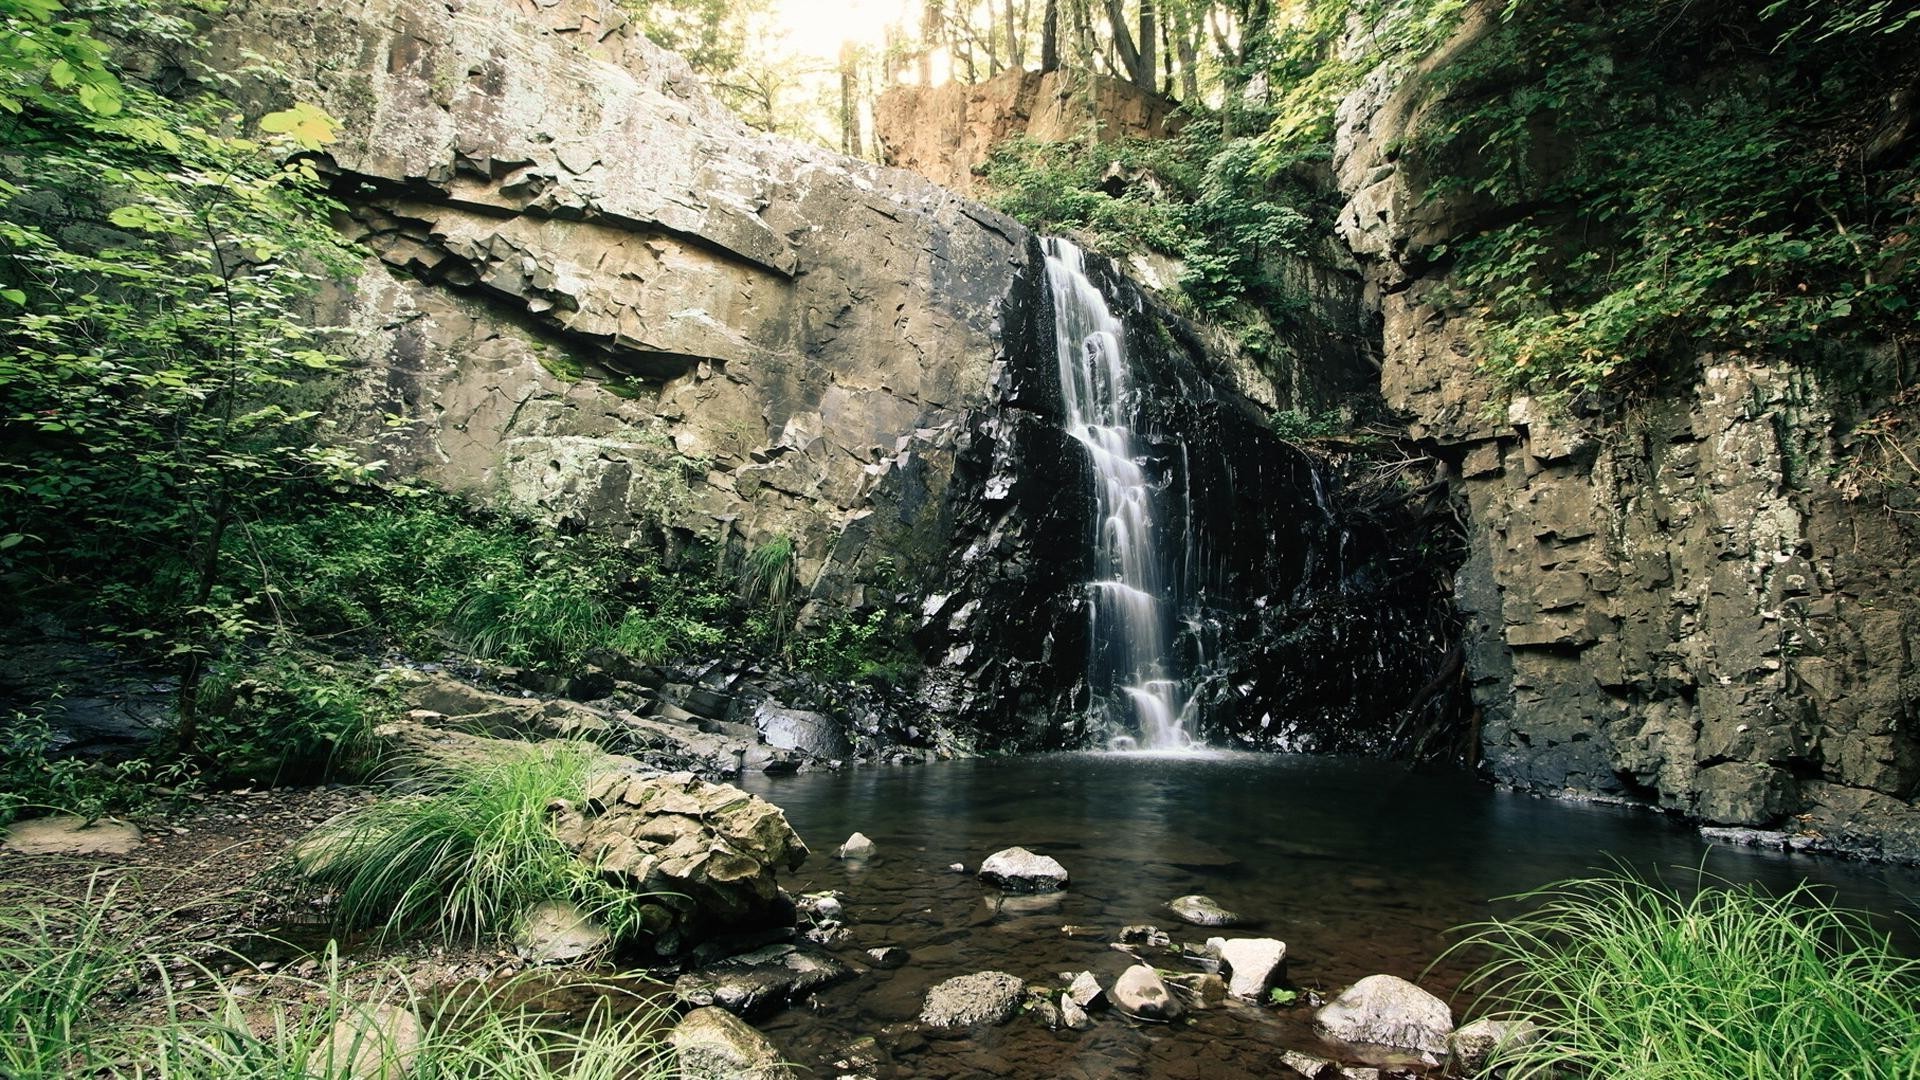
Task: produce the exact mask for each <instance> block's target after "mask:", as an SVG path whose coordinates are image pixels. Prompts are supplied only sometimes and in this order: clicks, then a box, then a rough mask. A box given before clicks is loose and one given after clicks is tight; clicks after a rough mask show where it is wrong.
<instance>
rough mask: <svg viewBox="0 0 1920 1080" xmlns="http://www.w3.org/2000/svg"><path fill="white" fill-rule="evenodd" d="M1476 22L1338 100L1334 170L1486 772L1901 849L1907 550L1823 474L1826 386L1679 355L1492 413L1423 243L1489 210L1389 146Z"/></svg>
mask: <svg viewBox="0 0 1920 1080" xmlns="http://www.w3.org/2000/svg"><path fill="white" fill-rule="evenodd" d="M1491 11H1492V9H1491V8H1486V7H1485V6H1483V9H1482V10H1480V11H1479V12H1478V13H1477V14H1476V15H1474V16H1472V17H1470V18H1469V19H1468V21H1467V24H1466V25H1465V27H1464V28H1463V29H1462V31H1461V32H1460V34H1459V35H1458V36H1457V37H1456V39H1455V41H1454V42H1453V43H1451V44H1450V45H1449V46H1447V47H1445V48H1442V49H1441V50H1440V51H1439V52H1438V53H1437V54H1436V55H1435V56H1434V57H1431V58H1430V59H1429V60H1428V61H1427V62H1426V66H1425V67H1424V68H1421V69H1416V70H1414V71H1412V72H1407V73H1404V74H1403V75H1402V76H1398V77H1396V76H1392V75H1390V74H1389V73H1386V72H1380V73H1376V75H1375V76H1374V77H1373V78H1371V79H1369V80H1368V82H1367V84H1366V85H1365V86H1364V87H1363V88H1362V89H1361V90H1360V91H1359V92H1357V93H1356V94H1355V95H1353V96H1352V97H1351V98H1349V99H1348V101H1347V102H1346V103H1345V105H1344V106H1343V108H1342V110H1341V116H1340V128H1339V134H1338V146H1337V153H1336V160H1335V167H1336V171H1337V173H1338V176H1339V182H1340V185H1341V187H1342V188H1343V190H1344V191H1345V193H1346V194H1347V195H1348V197H1349V201H1348V203H1347V206H1346V209H1345V210H1344V211H1343V213H1342V217H1341V224H1340V232H1341V236H1342V239H1343V240H1344V241H1345V242H1346V244H1347V245H1348V247H1349V248H1350V249H1351V250H1352V251H1353V252H1354V253H1355V255H1356V256H1357V257H1358V258H1360V259H1361V260H1362V261H1363V263H1364V264H1365V265H1366V267H1367V271H1368V275H1369V278H1370V280H1371V283H1372V287H1373V290H1374V292H1375V295H1376V296H1377V298H1378V303H1379V306H1380V309H1381V312H1382V317H1383V324H1384V335H1383V336H1384V356H1383V367H1382V372H1381V388H1382V391H1383V393H1384V395H1385V397H1386V399H1387V401H1388V403H1389V404H1390V405H1391V406H1392V407H1393V408H1395V409H1396V410H1399V411H1401V412H1402V413H1403V414H1404V415H1406V416H1407V417H1409V418H1410V419H1411V423H1412V430H1413V433H1414V434H1415V435H1416V436H1417V437H1419V438H1422V439H1425V440H1427V441H1428V442H1429V443H1430V444H1431V445H1432V446H1433V447H1435V452H1436V453H1438V454H1439V455H1440V456H1442V457H1444V458H1446V459H1447V460H1448V461H1449V462H1451V463H1452V464H1453V466H1454V469H1455V472H1456V482H1455V490H1456V493H1457V496H1458V497H1459V498H1461V499H1463V500H1464V502H1465V504H1466V506H1467V515H1466V517H1467V529H1468V536H1467V541H1468V555H1467V558H1466V561H1465V563H1464V565H1463V567H1462V568H1461V570H1460V572H1459V575H1458V577H1457V580H1456V584H1455V597H1456V599H1457V602H1458V604H1459V607H1460V610H1461V613H1462V617H1463V618H1464V620H1465V639H1464V644H1465V655H1466V666H1467V671H1468V674H1469V677H1470V678H1471V680H1472V684H1473V701H1474V704H1475V706H1476V708H1477V710H1478V712H1479V716H1480V721H1479V723H1480V730H1481V748H1482V751H1483V753H1484V755H1485V761H1486V765H1487V768H1488V769H1489V770H1490V772H1491V774H1492V775H1493V776H1494V777H1495V778H1496V779H1498V780H1500V781H1503V782H1506V783H1511V784H1513V785H1515V786H1518V787H1521V788H1524V789H1528V790H1536V791H1544V792H1563V791H1564V792H1568V793H1573V794H1589V795H1602V796H1611V797H1620V798H1625V799H1631V800H1636V801H1642V802H1646V803H1649V804H1652V805H1656V806H1659V807H1663V808H1667V809H1671V810H1674V811H1677V812H1681V813H1684V814H1688V815H1692V816H1695V817H1698V818H1700V819H1702V820H1704V821H1708V822H1713V823H1719V824H1729V825H1752V826H1766V827H1775V828H1786V829H1789V830H1797V831H1801V832H1805V833H1809V834H1813V835H1814V837H1815V839H1824V840H1828V841H1838V842H1840V843H1841V844H1843V845H1844V846H1849V847H1852V848H1855V849H1862V850H1868V851H1875V850H1883V851H1885V852H1887V853H1889V854H1894V855H1899V856H1901V857H1908V858H1911V857H1915V856H1920V844H1916V843H1915V841H1916V839H1920V810H1916V808H1915V806H1914V803H1913V796H1914V794H1915V788H1916V783H1920V733H1916V730H1915V723H1916V720H1917V719H1920V715H1917V714H1916V706H1917V705H1920V689H1917V688H1920V679H1916V676H1917V675H1920V670H1916V668H1915V665H1914V649H1915V643H1916V640H1917V635H1920V603H1917V602H1916V597H1915V590H1914V586H1913V581H1914V577H1913V575H1914V571H1915V568H1916V557H1917V556H1920V546H1917V545H1916V537H1915V534H1914V532H1913V530H1912V527H1911V525H1910V524H1908V523H1906V522H1905V521H1903V515H1902V514H1901V513H1898V512H1889V511H1888V510H1887V509H1886V506H1887V501H1886V499H1885V498H1884V497H1883V493H1881V494H1871V493H1870V494H1869V497H1864V498H1863V497H1861V495H1862V492H1861V491H1860V490H1859V489H1858V487H1857V486H1854V485H1850V484H1848V483H1847V482H1846V481H1845V478H1846V477H1847V476H1848V475H1849V473H1850V471H1851V470H1853V468H1854V466H1856V465H1857V464H1858V462H1859V449H1860V448H1859V447H1858V446H1854V445H1850V444H1847V443H1846V442H1844V441H1843V440H1842V438H1841V435H1840V433H1841V431H1842V430H1843V429H1844V425H1843V424H1839V423H1836V413H1837V412H1838V411H1840V409H1841V405H1840V403H1839V399H1838V397H1837V396H1836V395H1835V394H1833V393H1832V392H1831V391H1830V389H1829V388H1828V387H1826V386H1824V385H1823V384H1822V380H1821V379H1820V378H1819V377H1818V376H1817V375H1816V374H1815V373H1813V372H1812V371H1810V370H1808V369H1807V368H1806V367H1805V366H1803V365H1799V364H1796V363H1794V362H1793V361H1791V360H1789V359H1788V358H1785V357H1774V356H1766V355H1744V356H1732V355H1701V356H1698V357H1695V358H1693V359H1692V360H1691V362H1689V363H1684V364H1682V365H1681V366H1680V370H1678V371H1677V372H1676V373H1675V374H1674V375H1673V377H1671V378H1670V379H1668V380H1667V382H1666V383H1664V384H1663V385H1661V386H1660V387H1659V388H1658V389H1657V391H1655V392H1653V393H1649V394H1647V395H1644V396H1643V397H1642V398H1640V399H1638V400H1636V401H1633V402H1621V403H1614V404H1613V405H1612V406H1610V407H1609V408H1607V409H1606V410H1605V411H1591V410H1590V411H1589V412H1588V413H1586V414H1575V413H1571V412H1569V411H1568V410H1565V409H1549V408H1546V407H1543V406H1541V405H1540V404H1538V403H1536V402H1534V401H1531V400H1529V399H1526V398H1520V399H1517V400H1509V399H1508V397H1507V395H1506V394H1505V393H1504V392H1503V391H1502V390H1501V389H1500V388H1499V387H1497V386H1495V385H1493V384H1492V383H1491V382H1490V381H1489V379H1488V378H1487V377H1486V376H1485V375H1484V374H1483V373H1482V372H1481V371H1480V370H1479V369H1478V367H1477V365H1476V363H1475V360H1474V345H1473V338H1474V334H1473V327H1472V325H1471V321H1470V317H1468V316H1463V315H1458V314H1452V313H1450V312H1451V309H1450V308H1449V307H1447V306H1446V304H1445V303H1444V302H1443V297H1444V294H1445V292H1446V290H1447V289H1448V287H1449V285H1450V282H1449V279H1448V274H1447V270H1446V267H1445V265H1444V262H1441V261H1437V260H1436V259H1435V251H1436V245H1439V244H1442V243H1446V242H1449V241H1456V242H1457V241H1458V240H1459V239H1460V238H1462V237H1464V236H1468V235H1471V234H1472V233H1473V232H1474V231H1475V230H1476V229H1478V228H1479V227H1481V226H1482V225H1483V224H1485V223H1486V221H1487V220H1489V218H1488V215H1489V214H1490V213H1491V212H1492V211H1491V210H1490V209H1489V208H1488V207H1475V206H1472V205H1467V204H1464V203H1458V202H1450V201H1449V200H1445V199H1437V200H1436V199H1427V198H1425V197H1424V194H1423V192H1424V183H1423V178H1422V176H1421V175H1420V164H1419V163H1418V162H1417V161H1408V160H1404V159H1402V158H1401V156H1400V152H1399V147H1401V146H1403V145H1405V144H1406V143H1407V142H1408V141H1409V136H1410V135H1411V134H1412V133H1413V132H1416V131H1417V130H1419V127H1420V125H1421V123H1422V122H1423V120H1424V119H1426V118H1428V117H1429V116H1430V115H1431V114H1432V112H1433V111H1434V110H1435V109H1436V108H1437V107H1438V105H1439V103H1437V102H1436V101H1435V100H1433V99H1432V98H1431V97H1430V96H1429V95H1428V94H1427V93H1426V90H1425V83H1424V74H1425V72H1426V71H1428V70H1431V69H1433V68H1434V67H1436V66H1438V65H1443V64H1445V63H1447V62H1449V59H1450V58H1451V57H1453V56H1456V55H1458V54H1459V52H1460V51H1461V50H1462V49H1464V48H1466V47H1467V46H1469V45H1470V44H1471V43H1472V42H1473V41H1474V40H1475V39H1476V38H1477V37H1478V36H1479V35H1480V34H1482V33H1483V32H1484V31H1485V29H1486V28H1487V26H1489V25H1490V23H1489V22H1488V19H1489V18H1490V17H1491ZM1543 152H1544V151H1543ZM1568 242H1576V241H1574V240H1573V239H1569V241H1568ZM1886 360H1887V358H1886V357H1885V356H1883V355H1880V354H1878V353H1876V352H1874V351H1872V350H1862V352H1861V354H1860V355H1858V356H1856V357H1852V358H1849V359H1848V361H1847V363H1848V364H1849V365H1851V366H1853V367H1854V368H1855V369H1857V370H1872V369H1875V368H1879V367H1884V366H1885V364H1886Z"/></svg>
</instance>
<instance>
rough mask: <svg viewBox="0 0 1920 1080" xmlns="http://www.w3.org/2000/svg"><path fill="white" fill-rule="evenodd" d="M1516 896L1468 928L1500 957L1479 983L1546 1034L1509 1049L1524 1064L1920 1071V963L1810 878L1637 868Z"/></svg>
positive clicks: (1568, 1070) (1642, 1074) (1549, 1069)
mask: <svg viewBox="0 0 1920 1080" xmlns="http://www.w3.org/2000/svg"><path fill="white" fill-rule="evenodd" d="M1507 899H1511V900H1516V901H1519V902H1521V903H1523V904H1526V905H1528V910H1527V911H1526V912H1525V913H1524V914H1521V915H1518V916H1515V917H1512V918H1508V919H1498V920H1494V921H1491V922H1487V923H1482V924H1478V925H1475V926H1472V927H1469V928H1467V929H1468V930H1469V931H1470V933H1469V934H1468V936H1467V937H1466V938H1465V940H1463V941H1462V942H1460V943H1459V944H1457V945H1455V946H1454V948H1455V949H1476V948H1477V949H1484V950H1487V951H1489V952H1491V953H1492V955H1493V959H1492V960H1491V961H1490V962H1489V963H1488V964H1486V966H1484V967H1482V968H1481V969H1480V970H1479V972H1477V973H1476V974H1475V976H1474V977H1473V979H1472V980H1470V983H1473V984H1478V985H1479V986H1480V987H1481V988H1482V989H1483V991H1484V993H1485V997H1484V998H1483V1002H1488V1003H1491V1004H1493V1005H1494V1007H1495V1008H1494V1011H1495V1012H1496V1013H1497V1014H1498V1015H1503V1016H1510V1017H1513V1018H1524V1019H1531V1020H1535V1021H1538V1022H1540V1023H1541V1024H1542V1025H1543V1028H1544V1037H1543V1038H1541V1039H1540V1040H1539V1041H1538V1042H1536V1043H1533V1044H1531V1045H1528V1046H1524V1047H1519V1048H1515V1049H1513V1050H1510V1051H1508V1052H1506V1054H1505V1055H1504V1057H1503V1058H1502V1060H1501V1061H1500V1062H1498V1063H1497V1064H1498V1065H1499V1066H1500V1067H1501V1068H1502V1069H1503V1070H1504V1075H1507V1076H1510V1077H1517V1078H1526V1077H1546V1076H1556V1075H1570V1076H1574V1077H1594V1078H1602V1077H1604V1078H1606V1080H1656V1078H1657V1080H1692V1078H1702V1080H1705V1078H1710V1077H1743V1078H1751V1080H1765V1078H1771V1077H1779V1078H1782V1080H1787V1078H1796V1080H1797V1078H1804V1077H1848V1078H1861V1080H1867V1078H1880V1077H1887V1078H1893V1077H1899V1078H1912V1077H1915V1076H1920V1015H1916V1012H1915V1000H1916V998H1915V993H1916V988H1917V987H1920V963H1916V962H1915V961H1912V960H1908V959H1905V958H1902V957H1901V956H1900V955H1899V954H1897V953H1895V952H1894V951H1893V949H1892V947H1891V945H1890V943H1889V942H1888V940H1887V938H1886V937H1885V935H1883V934H1879V933H1877V932H1876V931H1874V930H1873V928H1872V927H1871V925H1870V924H1869V923H1868V922H1867V921H1866V919H1865V918H1864V917H1863V916H1862V915H1859V914H1857V913H1855V912H1851V911H1847V910H1844V909H1840V908H1836V907H1835V906H1833V904H1832V903H1831V902H1830V901H1828V900H1827V899H1825V898H1824V897H1823V896H1821V895H1820V894H1819V893H1817V892H1816V891H1814V890H1813V889H1812V888H1810V887H1809V886H1806V885H1801V886H1799V887H1798V888H1795V889H1793V890H1791V891H1789V892H1787V893H1785V894H1783V895H1781V896H1777V897H1776V896H1769V895H1766V894H1764V893H1762V892H1760V891H1759V890H1757V889H1755V888H1753V887H1752V886H1738V887H1732V886H1707V887H1702V888H1700V889H1699V890H1697V891H1695V892H1693V893H1692V894H1691V895H1685V894H1683V893H1681V892H1679V891H1677V890H1674V889H1671V888H1669V887H1667V886H1664V885H1659V884H1654V883H1650V882H1647V881H1644V880H1641V879H1639V878H1637V877H1633V876H1631V875H1627V874H1614V875H1608V876H1601V877H1595V878H1585V879H1575V880H1571V881H1564V882H1559V883H1556V884H1553V885H1549V886H1546V887H1544V888H1542V889H1539V890H1536V891H1534V892H1531V893H1526V894H1522V895H1520V896H1516V897H1509V898H1507Z"/></svg>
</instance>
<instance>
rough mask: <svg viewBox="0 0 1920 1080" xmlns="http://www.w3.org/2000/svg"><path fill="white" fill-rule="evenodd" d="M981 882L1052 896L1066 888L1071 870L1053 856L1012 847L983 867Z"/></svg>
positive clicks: (997, 852)
mask: <svg viewBox="0 0 1920 1080" xmlns="http://www.w3.org/2000/svg"><path fill="white" fill-rule="evenodd" d="M980 879H981V880H982V881H985V882H987V883H988V884H989V885H998V886H999V887H1001V888H1002V889H1006V890H1008V891H1010V892H1052V891H1054V890H1056V889H1064V888H1066V885H1067V868H1066V867H1064V866H1062V865H1060V862H1059V860H1057V859H1054V858H1051V857H1050V856H1046V855H1036V854H1034V853H1033V852H1031V851H1028V850H1027V849H1026V848H1023V847H1011V848H1007V849H1005V850H1003V851H996V852H994V853H993V854H992V855H989V856H988V857H987V861H986V862H983V863H981V864H980Z"/></svg>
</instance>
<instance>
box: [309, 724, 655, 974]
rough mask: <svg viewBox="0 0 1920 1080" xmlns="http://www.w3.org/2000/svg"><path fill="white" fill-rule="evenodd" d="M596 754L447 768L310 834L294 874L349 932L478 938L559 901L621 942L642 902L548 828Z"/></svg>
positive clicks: (566, 746) (542, 754) (577, 750)
mask: <svg viewBox="0 0 1920 1080" xmlns="http://www.w3.org/2000/svg"><path fill="white" fill-rule="evenodd" d="M598 756H599V752H598V751H597V750H596V749H594V748H593V747H591V746H589V745H587V744H584V743H543V744H540V745H538V746H529V747H527V748H526V749H524V750H521V751H517V752H515V753H513V754H511V755H508V756H504V757H501V758H499V759H496V760H490V761H485V762H479V763H475V764H471V765H466V766H462V767H458V768H447V769H444V770H443V771H441V772H439V773H437V774H434V775H431V776H429V777H427V778H426V779H425V780H424V781H423V787H424V788H425V790H424V791H422V792H420V793H417V794H411V795H405V796H402V797H400V798H397V799H390V800H385V801H382V802H378V803H374V804H372V805H369V806H367V807H364V808H362V809H359V810H355V811H352V812H350V813H348V814H346V815H344V816H343V817H341V818H339V819H337V820H335V821H333V822H330V823H328V824H327V825H324V826H322V827H321V828H320V829H318V830H316V831H315V832H314V833H313V835H311V836H309V837H308V838H307V839H305V840H303V841H302V842H301V843H300V845H299V847H298V849H297V850H296V853H295V857H294V861H295V869H296V870H298V871H299V872H300V874H301V875H302V876H303V877H304V878H305V879H306V881H307V882H308V883H309V884H310V885H311V886H312V887H314V888H317V889H319V890H322V891H325V892H331V893H333V894H334V895H335V901H334V906H333V911H334V917H335V919H336V922H337V924H338V925H339V926H340V927H341V928H342V929H346V930H357V929H377V930H380V931H382V932H384V933H389V934H401V933H407V932H412V931H416V930H421V929H428V928H431V929H432V930H434V931H436V932H437V933H438V934H439V935H440V936H442V937H443V938H446V939H449V940H453V939H468V940H474V939H478V938H479V937H481V936H483V935H487V934H491V933H496V932H500V931H505V930H509V929H511V928H512V926H513V923H514V920H515V919H516V918H517V917H518V916H519V915H521V914H522V913H523V912H525V911H526V910H527V909H528V908H530V907H532V906H534V905H535V904H539V903H542V902H544V901H549V900H564V901H569V902H572V903H574V904H577V905H579V906H580V907H581V908H582V909H583V910H585V911H587V912H588V913H590V914H593V915H596V916H597V917H599V918H600V919H601V920H602V922H603V923H605V924H606V925H607V927H608V929H609V930H610V931H612V932H613V933H614V934H615V935H616V936H619V935H620V934H622V933H623V932H624V931H625V930H626V929H628V928H629V927H630V926H631V925H632V924H633V921H634V920H635V918H637V914H636V908H637V898H636V897H635V896H634V895H633V894H631V893H629V892H627V891H625V890H622V889H619V888H617V887H615V886H613V885H610V884H608V883H606V882H605V881H603V880H602V879H601V878H600V877H599V876H598V875H597V874H596V873H594V871H593V868H592V867H591V866H589V865H587V864H585V863H582V862H581V861H579V860H578V859H576V858H575V857H574V856H573V854H572V853H571V852H569V851H568V850H567V849H566V847H565V846H564V845H562V844H561V843H560V841H559V840H558V839H557V838H556V837H555V836H554V834H553V830H552V828H551V826H550V824H549V814H548V806H549V805H550V804H551V803H552V802H553V801H554V800H556V799H565V800H568V801H574V802H577V801H579V800H580V799H581V798H583V797H584V795H585V791H586V785H587V780H588V778H589V776H590V775H591V773H592V770H593V767H594V762H595V760H596V758H597V757H598Z"/></svg>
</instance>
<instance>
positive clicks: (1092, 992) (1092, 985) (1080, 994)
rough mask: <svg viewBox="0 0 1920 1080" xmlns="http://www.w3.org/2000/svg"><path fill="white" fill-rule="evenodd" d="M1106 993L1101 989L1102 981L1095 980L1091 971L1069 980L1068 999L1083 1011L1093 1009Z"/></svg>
mask: <svg viewBox="0 0 1920 1080" xmlns="http://www.w3.org/2000/svg"><path fill="white" fill-rule="evenodd" d="M1105 993H1106V991H1104V990H1102V989H1100V980H1099V979H1096V978H1094V977H1093V972H1091V971H1082V972H1078V973H1076V974H1075V975H1074V976H1073V977H1072V978H1071V979H1069V980H1067V997H1069V998H1071V999H1072V1000H1073V1003H1074V1004H1075V1005H1078V1006H1080V1007H1081V1008H1082V1009H1091V1008H1093V1006H1094V1004H1095V1003H1096V1002H1098V1001H1099V1000H1100V999H1101V997H1102V996H1104V995H1105Z"/></svg>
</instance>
